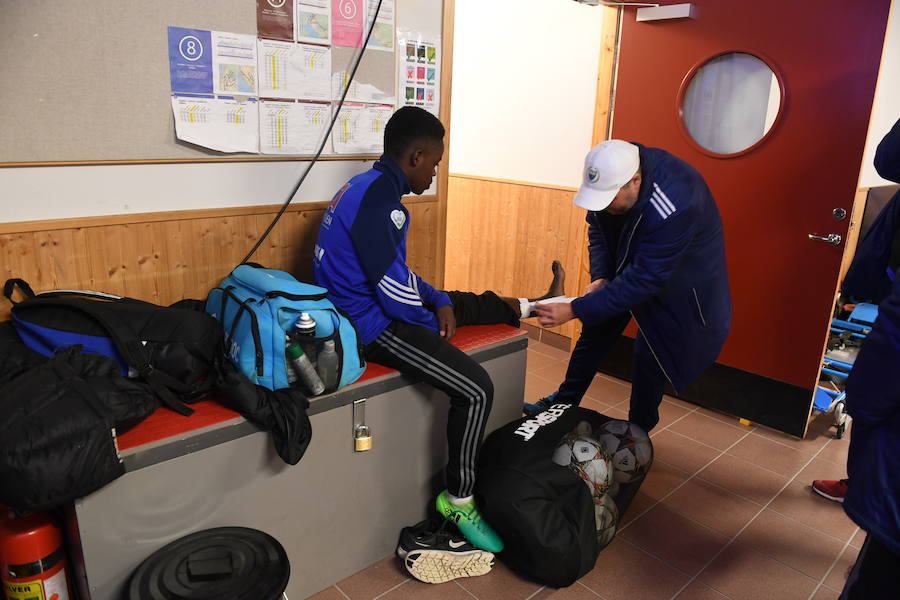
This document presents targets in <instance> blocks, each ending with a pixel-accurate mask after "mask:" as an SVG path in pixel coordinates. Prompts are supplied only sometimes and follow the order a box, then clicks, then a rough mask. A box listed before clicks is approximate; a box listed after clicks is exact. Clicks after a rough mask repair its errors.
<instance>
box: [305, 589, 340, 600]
mask: <svg viewBox="0 0 900 600" xmlns="http://www.w3.org/2000/svg"><path fill="white" fill-rule="evenodd" d="M306 600H347V597H346V596H345V595H343V594H342V593H341V591H340V590H339V589H337V588H336V587H334V586H331V587H330V588H328V589H325V590H322V591H321V592H319V593H318V594H316V595H314V596H309V597H308V598H307V599H306Z"/></svg>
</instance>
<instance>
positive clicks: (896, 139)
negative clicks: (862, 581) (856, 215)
mask: <svg viewBox="0 0 900 600" xmlns="http://www.w3.org/2000/svg"><path fill="white" fill-rule="evenodd" d="M875 167H876V169H877V170H878V173H879V175H881V176H882V177H884V178H885V179H890V180H892V181H897V182H900V121H897V123H896V124H895V125H894V128H893V129H892V130H891V131H890V133H888V135H887V136H886V137H885V138H884V139H883V140H882V141H881V144H879V146H878V152H877V153H876V155H875ZM898 196H900V194H898V195H897V196H894V197H893V198H892V199H891V202H890V204H889V205H888V206H886V207H885V209H884V210H883V211H882V214H881V215H879V217H878V221H876V223H875V224H873V226H872V229H871V230H870V232H869V235H867V236H866V239H865V240H864V242H863V247H861V250H862V253H860V252H859V251H857V255H856V256H855V257H854V259H853V267H851V271H852V270H853V268H854V267H856V268H857V269H858V270H857V273H870V274H871V275H870V276H872V277H874V278H875V280H876V281H877V282H880V283H881V284H884V283H888V284H889V285H890V287H889V288H888V290H889V293H888V296H887V298H886V299H884V300H883V301H882V302H881V304H880V305H879V307H878V319H877V320H876V321H875V324H874V325H873V326H872V332H871V333H869V335H868V336H867V338H866V341H865V342H864V343H863V346H862V348H861V349H860V351H859V355H858V356H857V357H856V361H855V362H854V363H853V369H852V370H851V371H850V376H849V377H848V378H847V388H846V391H847V412H848V413H849V414H850V416H851V417H853V433H852V435H851V437H850V452H849V454H848V456H847V473H848V474H849V475H850V485H849V487H848V488H847V497H846V498H845V499H844V510H845V511H846V512H847V514H848V515H849V516H850V518H851V519H853V520H854V521H855V522H856V523H857V524H858V525H859V526H860V527H862V528H863V529H865V530H866V531H867V532H868V533H869V534H871V535H873V536H875V538H876V539H877V540H878V541H879V542H881V543H882V544H884V546H886V547H887V548H889V549H890V550H891V551H892V552H893V553H894V554H897V555H900V368H898V367H900V277H895V278H894V281H893V283H890V281H889V280H888V278H887V277H886V276H885V271H884V268H885V265H886V264H887V254H888V252H889V248H890V240H891V239H892V237H893V234H894V232H896V231H897V229H896V228H897V227H898V226H900V217H898V211H900V209H898V206H900V200H898ZM889 209H890V210H891V212H890V214H889V215H888V216H886V217H885V213H886V212H888V210H889ZM882 217H885V218H884V219H882ZM888 223H893V229H891V230H888V229H886V228H887V227H889V225H888ZM879 224H882V227H883V228H885V229H883V230H882V232H881V233H879V234H877V239H878V240H881V239H883V240H886V242H885V243H886V247H887V249H883V248H882V249H878V248H880V247H881V246H880V245H876V244H874V243H872V244H871V248H876V249H875V250H872V249H871V248H865V246H867V245H868V243H869V241H870V240H869V238H871V237H872V236H873V233H875V231H876V226H878V225H879ZM849 275H850V273H849V272H848V277H849ZM845 284H846V280H845ZM844 289H845V290H846V285H845V286H844Z"/></svg>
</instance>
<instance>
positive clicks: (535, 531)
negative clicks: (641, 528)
mask: <svg viewBox="0 0 900 600" xmlns="http://www.w3.org/2000/svg"><path fill="white" fill-rule="evenodd" d="M595 451H596V454H595ZM581 453H583V455H581ZM652 461H653V448H652V445H651V444H650V439H649V437H647V435H646V433H644V432H643V430H641V429H640V428H639V427H637V426H635V425H633V424H631V423H629V422H628V421H622V420H618V419H611V418H609V417H607V416H604V415H601V414H599V413H597V412H594V411H592V410H588V409H586V408H580V407H576V406H570V405H568V404H556V405H554V406H552V407H551V408H550V409H548V410H546V411H544V412H542V413H539V414H538V415H535V416H533V417H524V418H522V419H518V420H516V421H513V422H512V423H509V424H508V425H506V426H504V427H501V428H500V429H498V430H496V431H495V432H494V433H492V434H491V435H490V436H488V438H487V440H485V442H484V445H483V446H482V449H481V454H480V457H479V464H478V479H477V481H476V483H475V494H476V497H477V499H478V505H479V507H480V508H481V512H482V514H483V515H484V518H485V519H486V520H487V522H488V523H490V524H491V526H493V527H494V529H496V531H497V533H498V534H499V535H500V537H501V538H502V539H503V542H504V546H505V549H504V550H503V552H502V553H501V554H500V559H501V560H503V562H504V563H505V564H507V565H508V566H510V567H511V568H513V569H514V570H516V571H519V572H520V573H522V574H523V575H526V576H528V577H531V578H533V579H536V580H538V581H541V582H543V583H545V584H548V585H551V586H554V587H565V586H568V585H571V584H573V583H574V582H575V581H577V580H578V579H579V578H580V577H582V576H583V575H585V574H586V573H588V572H589V571H590V570H591V569H592V568H593V567H594V564H595V562H596V560H597V556H598V555H599V553H600V551H601V550H602V549H603V548H604V547H605V546H606V545H607V544H608V543H609V542H610V541H611V540H612V538H613V535H614V534H615V531H616V528H617V526H618V522H619V520H620V519H621V517H622V515H624V513H625V511H626V510H627V508H628V506H629V505H630V504H631V501H632V499H633V498H634V495H635V494H636V493H637V490H638V488H639V487H640V485H641V482H642V481H643V479H644V477H645V476H646V474H647V471H648V470H649V468H650V466H651V464H652Z"/></svg>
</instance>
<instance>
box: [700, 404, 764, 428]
mask: <svg viewBox="0 0 900 600" xmlns="http://www.w3.org/2000/svg"><path fill="white" fill-rule="evenodd" d="M697 414H698V415H703V416H704V417H709V418H710V419H715V420H717V421H721V422H722V423H725V424H726V425H731V426H732V427H735V428H737V429H740V430H742V431H753V430H754V429H756V426H755V425H742V424H741V422H740V420H739V418H738V417H736V416H734V415H726V414H725V413H720V412H719V411H717V410H712V409H709V408H704V407H702V406H701V407H698V408H697Z"/></svg>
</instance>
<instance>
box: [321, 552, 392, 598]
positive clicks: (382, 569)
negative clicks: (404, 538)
mask: <svg viewBox="0 0 900 600" xmlns="http://www.w3.org/2000/svg"><path fill="white" fill-rule="evenodd" d="M407 579H409V575H408V574H407V573H406V571H404V570H403V568H402V567H401V566H400V561H399V560H397V557H395V556H389V557H387V558H385V559H383V560H380V561H378V562H377V563H375V564H374V565H372V566H370V567H368V568H365V569H363V570H362V571H360V572H359V573H356V574H355V575H351V576H350V577H348V578H347V579H344V580H343V581H339V582H338V583H337V587H338V588H339V589H340V590H341V591H342V592H343V593H344V594H346V595H347V597H348V598H350V600H371V599H372V598H374V597H376V596H378V595H380V594H383V593H385V592H386V591H388V590H389V589H391V588H393V587H395V586H397V585H398V584H400V583H403V582H404V581H406V580H407Z"/></svg>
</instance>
